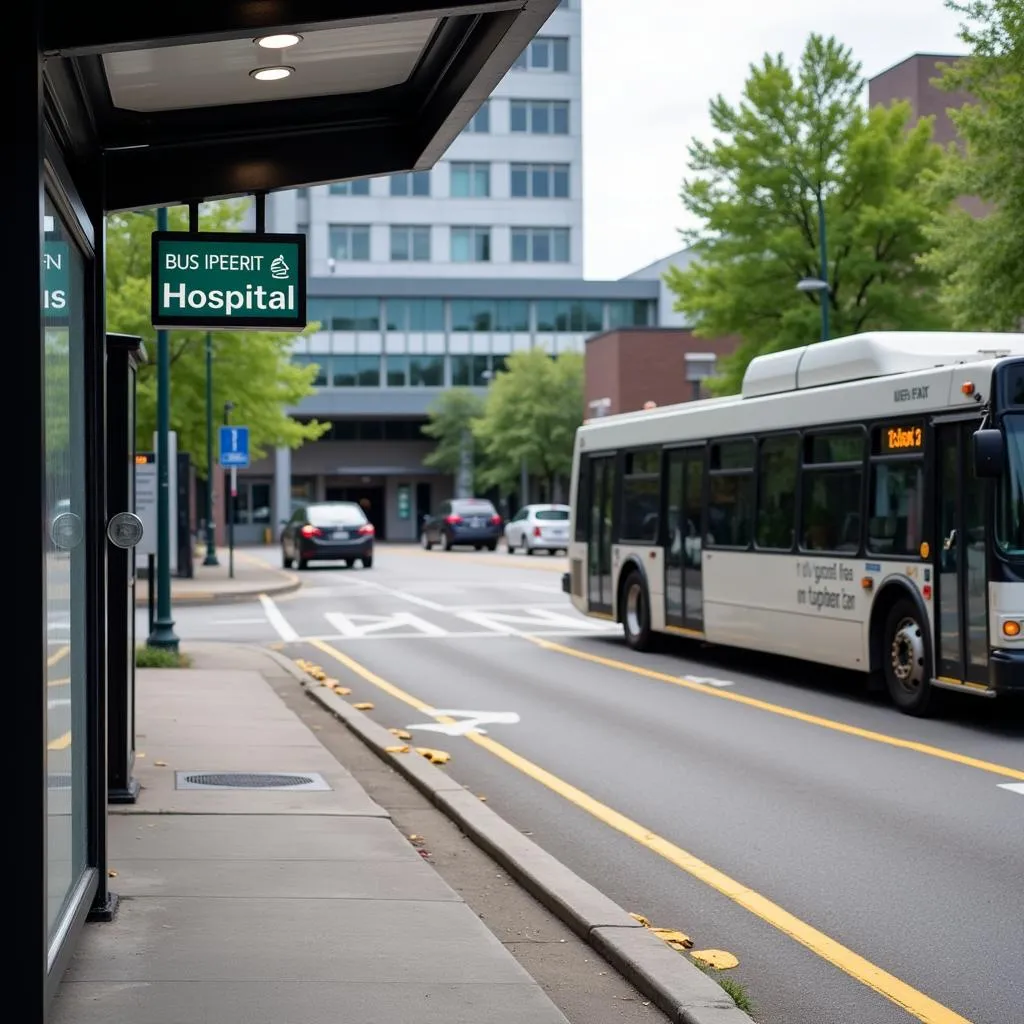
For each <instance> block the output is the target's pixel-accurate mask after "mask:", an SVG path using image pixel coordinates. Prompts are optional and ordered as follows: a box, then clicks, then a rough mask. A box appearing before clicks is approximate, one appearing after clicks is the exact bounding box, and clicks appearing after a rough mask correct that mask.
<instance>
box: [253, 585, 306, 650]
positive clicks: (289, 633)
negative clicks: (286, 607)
mask: <svg viewBox="0 0 1024 1024" xmlns="http://www.w3.org/2000/svg"><path fill="white" fill-rule="evenodd" d="M260 604H261V605H263V613H264V614H265V615H266V616H267V622H269V623H270V624H271V625H272V626H273V627H274V629H276V630H277V635H278V636H279V637H280V638H281V639H282V640H284V641H285V643H294V642H295V641H296V640H298V639H299V634H298V633H296V632H295V630H294V629H292V627H291V623H290V622H289V621H288V620H287V619H286V618H285V617H284V616H283V615H282V614H281V609H280V608H278V607H277V605H276V604H274V601H273V599H272V598H270V597H268V596H267V595H266V594H260Z"/></svg>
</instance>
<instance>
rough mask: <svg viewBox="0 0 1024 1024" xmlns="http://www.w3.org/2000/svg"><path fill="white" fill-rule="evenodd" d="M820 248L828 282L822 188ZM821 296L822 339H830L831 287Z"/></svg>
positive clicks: (819, 207)
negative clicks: (829, 307) (829, 305)
mask: <svg viewBox="0 0 1024 1024" xmlns="http://www.w3.org/2000/svg"><path fill="white" fill-rule="evenodd" d="M818 250H819V256H820V258H821V279H822V281H824V282H825V283H826V284H828V248H827V243H826V240H825V204H824V203H823V202H822V199H821V189H820V188H819V189H818ZM818 294H819V295H820V296H821V340H822V341H828V339H829V326H828V304H829V301H830V299H831V297H832V289H831V288H823V289H822V290H821V291H820V292H819V293H818Z"/></svg>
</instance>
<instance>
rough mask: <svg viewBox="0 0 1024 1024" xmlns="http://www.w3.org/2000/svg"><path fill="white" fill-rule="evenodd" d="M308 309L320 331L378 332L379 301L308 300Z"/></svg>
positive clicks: (311, 319) (310, 316)
mask: <svg viewBox="0 0 1024 1024" xmlns="http://www.w3.org/2000/svg"><path fill="white" fill-rule="evenodd" d="M308 309H309V320H310V322H311V323H312V322H314V321H316V322H317V323H319V324H320V330H321V331H379V330H380V299H310V300H309V304H308Z"/></svg>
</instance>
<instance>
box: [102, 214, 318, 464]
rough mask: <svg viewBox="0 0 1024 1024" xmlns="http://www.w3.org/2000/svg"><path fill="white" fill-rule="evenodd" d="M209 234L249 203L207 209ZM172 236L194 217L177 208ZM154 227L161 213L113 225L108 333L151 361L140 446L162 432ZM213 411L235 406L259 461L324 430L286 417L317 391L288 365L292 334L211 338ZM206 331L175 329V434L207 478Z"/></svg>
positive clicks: (306, 372) (142, 396)
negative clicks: (127, 338)
mask: <svg viewBox="0 0 1024 1024" xmlns="http://www.w3.org/2000/svg"><path fill="white" fill-rule="evenodd" d="M200 212H201V227H202V229H203V230H205V231H231V230H237V228H238V226H239V224H240V222H241V219H242V214H243V212H244V201H235V202H222V203H212V204H209V205H204V206H203V207H202V209H201V211H200ZM168 220H169V226H170V229H171V230H172V231H184V230H186V229H187V227H188V213H187V210H186V209H185V208H184V207H176V208H174V209H171V210H170V211H169V213H168ZM155 227H156V221H155V211H145V212H141V213H126V214H114V215H112V216H111V217H109V218H108V220H107V327H108V329H109V330H110V331H114V332H118V333H122V334H132V335H137V336H139V337H141V338H143V340H144V341H145V343H146V349H147V355H148V356H149V362H147V363H146V364H144V365H143V366H142V367H141V368H140V370H139V373H138V379H137V382H138V390H137V396H138V398H137V402H138V406H137V412H136V416H137V420H136V423H137V429H136V439H137V442H138V444H139V446H140V447H141V448H149V447H150V445H151V444H152V436H153V430H154V429H155V427H156V332H155V330H154V329H153V327H152V325H151V323H150V305H149V290H150V235H151V234H152V232H153V230H154V229H155ZM212 337H213V353H214V355H213V408H214V419H215V422H217V423H219V422H220V421H221V417H222V414H223V412H222V411H223V408H224V403H225V402H227V401H231V402H234V404H235V408H234V411H233V412H232V420H233V422H235V423H244V424H246V425H248V427H249V444H250V448H251V455H252V458H253V459H254V460H255V459H257V458H260V457H261V456H262V455H263V454H265V452H266V449H267V448H268V447H269V446H274V445H287V446H288V447H292V448H295V447H298V446H299V445H300V444H302V442H303V441H307V440H314V439H315V438H317V437H319V436H320V435H321V434H322V433H323V432H324V430H325V429H326V427H325V426H324V425H323V424H319V423H316V422H310V423H300V422H299V421H297V420H294V419H292V418H291V417H290V416H288V415H287V413H286V411H285V409H286V407H287V406H290V405H295V404H296V403H297V402H298V401H299V400H300V399H301V398H303V397H304V396H305V395H308V394H311V393H312V390H313V388H312V380H313V378H314V376H315V374H316V368H315V367H312V366H310V367H304V366H297V365H295V364H293V363H292V362H291V361H290V357H291V347H292V342H293V341H294V338H295V335H294V334H278V333H267V332H263V331H249V332H242V331H239V332H228V331H216V332H214V334H213V336H212ZM205 339H206V332H205V331H173V332H171V334H170V339H169V342H170V350H171V429H172V430H175V431H177V433H178V449H179V451H182V452H188V453H189V455H190V456H191V458H192V462H193V465H195V466H196V469H197V471H198V472H199V474H200V475H201V476H205V475H206V472H207V466H206V347H205Z"/></svg>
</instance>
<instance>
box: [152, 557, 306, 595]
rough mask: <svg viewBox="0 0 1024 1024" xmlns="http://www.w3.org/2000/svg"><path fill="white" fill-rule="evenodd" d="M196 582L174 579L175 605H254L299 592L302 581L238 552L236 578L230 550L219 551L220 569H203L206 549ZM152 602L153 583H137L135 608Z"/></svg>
mask: <svg viewBox="0 0 1024 1024" xmlns="http://www.w3.org/2000/svg"><path fill="white" fill-rule="evenodd" d="M196 550H197V554H196V557H195V562H194V567H195V576H194V577H193V578H192V579H179V578H178V577H176V576H172V577H171V602H172V603H175V604H177V603H180V604H188V605H203V604H222V603H225V602H229V601H250V600H252V599H253V598H254V597H256V596H257V595H259V594H268V595H270V596H274V595H277V594H287V593H288V592H290V591H292V590H298V588H299V587H300V586H302V580H301V579H300V578H299V577H298V576H297V575H296V574H295V573H293V572H289V571H288V570H287V569H282V568H275V567H274V566H271V565H267V563H266V562H265V561H264V560H263V559H261V558H259V557H258V556H257V555H255V554H251V553H250V552H248V551H246V550H245V549H244V548H243V549H238V548H236V549H235V575H234V578H232V577H231V576H230V575H229V565H228V549H227V548H218V549H217V560H218V561H219V562H220V564H219V565H210V566H208V565H203V558H205V557H206V547H205V546H203V547H201V548H197V549H196ZM148 600H149V581H148V580H147V579H146V578H145V576H144V575H143V576H141V577H140V578H139V579H137V580H136V581H135V604H136V606H137V607H142V608H144V607H145V606H146V604H147V602H148Z"/></svg>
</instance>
